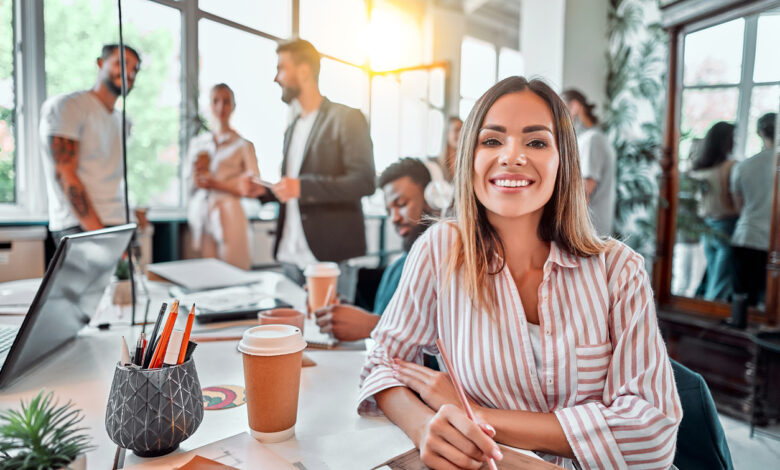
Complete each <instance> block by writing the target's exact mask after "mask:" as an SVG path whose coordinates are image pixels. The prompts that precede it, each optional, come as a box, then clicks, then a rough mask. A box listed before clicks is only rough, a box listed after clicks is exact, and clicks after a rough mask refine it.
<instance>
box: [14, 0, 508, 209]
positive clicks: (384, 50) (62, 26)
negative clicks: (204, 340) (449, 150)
mask: <svg viewBox="0 0 780 470" xmlns="http://www.w3.org/2000/svg"><path fill="white" fill-rule="evenodd" d="M296 3H297V6H298V8H297V15H295V17H294V16H293V5H294V4H296ZM369 7H370V9H369ZM15 9H16V14H17V15H19V16H20V17H19V18H15V15H14V12H15ZM122 13H123V32H124V40H125V42H126V43H127V44H128V45H131V46H133V47H135V48H136V49H137V50H138V51H139V52H140V54H141V56H142V65H141V70H140V72H139V74H138V76H137V78H136V81H135V85H134V89H133V90H132V91H131V93H130V94H129V95H128V97H127V103H123V102H122V100H121V99H120V100H119V101H118V102H117V104H116V108H117V109H119V110H121V109H123V107H124V108H125V109H126V113H127V119H128V124H129V126H128V140H127V157H128V191H129V195H130V199H131V201H130V202H131V204H132V205H135V206H147V207H153V208H174V209H176V208H181V207H183V206H185V205H186V203H187V201H186V196H185V194H184V193H185V191H184V190H183V189H184V188H183V186H184V185H183V184H182V174H183V170H184V168H183V162H184V157H185V155H186V152H187V147H188V145H189V142H190V140H191V139H192V138H193V135H194V133H195V132H198V131H200V130H202V129H203V127H204V126H205V127H206V128H208V127H210V125H211V122H210V121H211V116H210V114H211V113H210V109H209V92H210V90H211V88H212V87H213V86H214V85H215V84H217V83H222V82H224V83H227V84H228V85H229V86H230V87H231V88H233V90H234V91H235V95H236V109H235V113H234V115H233V119H232V125H233V127H234V128H235V129H236V130H237V131H238V132H239V133H240V134H242V135H243V136H244V137H246V138H247V139H248V140H250V141H252V142H253V143H254V145H255V149H256V151H257V157H258V164H259V167H260V171H261V172H262V174H263V178H264V179H267V180H270V181H274V180H276V179H278V178H279V176H280V167H281V162H282V146H283V140H284V139H283V136H284V130H285V128H286V127H287V125H288V124H289V122H290V118H291V117H292V116H293V115H294V113H295V112H296V110H295V107H288V106H287V105H285V104H284V103H283V102H282V101H281V90H280V88H279V86H278V85H277V84H276V83H274V81H273V79H274V75H275V73H276V62H277V57H276V47H277V44H278V42H279V41H284V40H287V39H289V38H290V37H292V36H293V33H294V32H296V31H297V32H298V34H299V35H300V37H302V38H304V39H308V40H310V41H312V43H313V44H314V45H315V46H316V47H317V48H318V50H319V51H320V52H321V53H322V54H323V58H322V61H321V64H322V67H321V72H320V90H321V91H322V93H323V94H324V95H325V96H327V97H328V98H330V99H332V100H333V101H336V102H339V103H343V104H346V105H348V106H351V107H354V108H358V109H360V110H361V111H363V113H364V114H365V116H366V118H367V119H368V121H369V122H370V129H371V135H372V138H373V139H374V152H375V162H376V168H377V171H378V172H379V171H382V170H383V169H384V168H386V167H387V166H388V165H389V164H390V163H392V162H393V161H394V160H396V159H398V158H399V157H401V156H415V157H425V156H433V155H437V154H438V153H440V151H441V145H442V138H443V132H444V124H445V109H446V103H445V92H446V89H445V80H446V66H445V65H443V64H437V65H430V66H424V65H421V64H423V63H424V57H423V51H424V50H425V47H423V42H424V38H423V37H424V35H423V31H424V27H423V22H424V15H425V9H424V8H423V7H422V6H420V5H413V4H408V5H407V4H406V3H398V2H395V1H392V0H373V1H371V2H368V1H366V0H297V2H294V1H293V0H235V1H232V0H231V1H230V2H224V1H220V0H188V1H186V2H183V1H171V0H124V1H123V2H122ZM296 21H297V24H296ZM14 23H16V24H17V25H19V26H18V27H20V30H18V31H16V32H15V31H14ZM118 25H119V24H118V11H117V4H116V2H108V1H95V0H42V1H41V2H21V1H16V2H15V1H13V0H0V203H3V202H6V203H11V204H9V205H8V209H7V210H6V209H3V210H4V214H13V216H16V214H28V213H29V214H30V215H34V216H43V214H45V210H44V209H45V206H46V195H45V193H41V192H40V191H28V189H29V188H42V187H43V184H44V182H43V180H42V179H43V176H42V172H41V171H40V150H41V149H40V146H41V145H43V144H44V143H42V142H40V139H39V137H38V136H37V131H38V129H37V127H38V122H39V116H38V110H40V107H41V105H42V104H43V102H44V101H45V100H46V99H47V98H49V97H53V96H56V95H60V94H65V93H71V92H74V91H80V90H87V89H90V88H91V87H92V86H94V84H95V81H96V79H97V72H98V70H97V67H96V59H97V57H98V56H99V54H100V49H101V46H102V45H103V44H106V43H117V42H118V41H119V28H118ZM14 34H16V39H15V38H14ZM183 38H188V39H190V38H197V41H188V42H182V41H183ZM15 40H24V41H25V42H24V44H25V47H24V50H23V51H17V52H16V54H15V52H14V43H15ZM491 47H493V46H491ZM492 51H493V53H494V55H496V54H497V52H498V51H496V50H495V48H493V49H492ZM499 56H500V58H499V59H497V60H498V62H499V64H498V65H499V67H498V69H497V68H496V66H495V65H494V66H492V71H491V77H490V80H489V81H490V83H489V84H488V86H489V85H490V84H492V82H494V81H495V78H496V72H497V71H499V69H500V71H499V73H502V74H503V73H504V72H503V70H504V69H503V68H502V67H503V65H504V63H505V62H506V64H513V63H517V60H518V58H519V57H518V56H517V55H516V54H515V55H512V51H504V50H501V52H500V54H499ZM505 56H506V57H509V59H506V60H505V59H504V57H505ZM497 57H498V56H497ZM16 62H18V64H16V71H15V70H14V68H15V63H16ZM20 71H24V72H25V73H27V74H29V75H25V76H24V77H22V80H19V77H21V74H20V73H19V72H20ZM20 84H21V85H23V86H22V87H20V86H19V85H20ZM17 103H18V104H17ZM20 110H22V111H26V112H24V113H23V112H21V111H20ZM17 126H18V129H19V131H18V132H19V133H20V134H24V135H23V136H17V135H16V133H17V130H16V129H17ZM17 137H18V139H17ZM22 137H23V138H22ZM20 146H21V147H22V148H23V150H24V151H23V152H17V151H16V149H17V148H19V147H20ZM28 147H29V148H28ZM17 180H19V181H17ZM30 201H32V203H31V202H30ZM33 212H34V214H33Z"/></svg>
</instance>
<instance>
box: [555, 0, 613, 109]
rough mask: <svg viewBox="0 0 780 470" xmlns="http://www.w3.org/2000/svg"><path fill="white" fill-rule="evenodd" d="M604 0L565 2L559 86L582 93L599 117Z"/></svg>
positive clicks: (602, 92)
mask: <svg viewBox="0 0 780 470" xmlns="http://www.w3.org/2000/svg"><path fill="white" fill-rule="evenodd" d="M607 8H608V3H607V0H569V1H568V2H566V17H565V23H564V24H565V39H564V47H563V52H564V53H563V81H562V82H561V83H562V88H568V87H574V88H577V89H579V90H580V91H582V92H583V93H585V96H587V97H588V100H590V101H592V102H595V103H596V104H597V105H598V107H597V109H596V111H597V113H596V114H597V115H598V116H599V117H603V113H602V111H603V109H604V106H603V105H604V104H605V101H606V80H607V57H606V55H607Z"/></svg>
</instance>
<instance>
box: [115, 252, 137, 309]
mask: <svg viewBox="0 0 780 470" xmlns="http://www.w3.org/2000/svg"><path fill="white" fill-rule="evenodd" d="M114 276H116V282H115V283H114V286H113V289H114V292H113V295H112V296H111V301H112V303H113V304H114V305H130V304H131V303H132V302H133V297H132V293H131V290H130V263H129V262H128V260H127V258H126V257H123V258H122V259H121V260H120V261H119V264H117V265H116V271H115V272H114Z"/></svg>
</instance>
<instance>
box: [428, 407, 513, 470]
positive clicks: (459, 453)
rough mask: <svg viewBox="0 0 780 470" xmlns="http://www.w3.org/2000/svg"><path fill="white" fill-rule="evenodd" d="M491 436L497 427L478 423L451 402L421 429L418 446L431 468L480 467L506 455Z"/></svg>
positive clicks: (436, 469)
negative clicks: (502, 453)
mask: <svg viewBox="0 0 780 470" xmlns="http://www.w3.org/2000/svg"><path fill="white" fill-rule="evenodd" d="M488 433H490V434H488ZM491 436H495V430H494V429H493V428H492V427H490V425H488V424H487V423H479V424H477V423H475V422H473V421H471V420H470V419H469V418H468V416H466V413H465V412H464V411H463V410H461V409H460V408H458V407H456V406H454V405H449V404H447V405H444V406H442V407H441V408H440V409H439V411H437V412H436V414H435V415H434V416H433V418H431V419H430V421H428V423H427V424H426V425H425V426H424V427H423V428H422V429H421V431H420V434H419V439H418V440H417V445H418V447H419V448H420V458H421V460H422V461H423V463H424V464H425V465H427V466H428V467H430V468H431V469H434V470H438V469H446V470H451V469H463V468H466V469H479V468H481V467H482V465H483V464H484V463H485V462H487V461H488V460H489V459H491V458H492V459H495V460H501V459H502V458H503V455H501V450H500V449H499V448H498V445H496V443H495V442H494V441H493V439H492V438H491Z"/></svg>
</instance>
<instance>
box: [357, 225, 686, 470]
mask: <svg viewBox="0 0 780 470" xmlns="http://www.w3.org/2000/svg"><path fill="white" fill-rule="evenodd" d="M456 236H457V232H456V230H455V229H454V228H453V227H452V226H450V225H448V224H446V223H440V224H437V225H435V226H433V227H431V228H429V229H428V230H427V231H426V232H425V233H424V234H423V235H422V236H421V237H420V239H419V240H418V241H417V242H416V243H415V245H414V247H413V248H412V250H411V253H410V254H409V258H408V259H407V261H406V264H405V266H404V271H403V275H402V276H401V281H400V283H399V285H398V289H397V290H396V292H395V295H394V296H393V299H392V300H391V301H390V304H389V305H388V306H387V309H386V310H385V312H384V314H383V315H382V318H381V320H380V321H379V324H378V325H377V327H376V328H375V329H374V332H373V333H372V335H371V336H372V337H373V338H374V340H375V341H376V347H375V348H374V349H373V350H372V351H371V352H370V353H369V354H368V357H367V360H366V364H365V366H364V368H363V372H362V376H361V391H360V399H359V400H360V404H359V408H358V411H359V412H360V413H361V414H378V413H381V412H380V410H379V409H378V407H377V406H376V402H375V400H374V397H373V396H374V394H376V393H377V392H380V391H382V390H385V389H387V388H390V387H396V386H403V384H401V383H400V382H399V381H397V380H396V379H394V378H393V374H392V369H391V368H390V367H389V366H388V365H389V361H390V360H391V359H392V358H394V357H398V358H401V359H404V360H407V361H415V362H418V363H422V353H423V351H425V352H427V353H429V354H436V353H438V350H437V349H436V346H435V341H436V338H437V337H440V338H441V339H442V340H443V341H444V344H445V345H446V347H447V349H448V352H449V353H450V357H451V359H452V362H453V367H454V368H455V373H456V374H457V377H458V378H459V379H460V381H461V382H462V383H463V388H464V389H465V391H466V393H467V394H468V395H469V396H470V397H471V398H472V399H473V400H474V401H475V402H477V403H479V404H480V405H482V406H485V407H490V408H495V409H506V410H527V411H536V412H545V413H546V412H554V413H555V415H556V416H557V418H558V421H559V422H560V423H561V426H562V427H563V430H564V432H565V434H566V438H567V440H568V441H569V444H570V445H571V448H572V450H573V451H574V454H575V456H576V457H577V460H578V462H579V464H580V466H582V467H583V468H586V469H607V468H635V469H656V468H668V467H669V466H670V465H671V464H672V461H673V459H674V451H675V443H676V439H677V428H678V426H679V424H680V419H681V418H682V409H681V407H680V398H679V396H678V395H677V389H676V387H675V383H674V376H673V375H672V368H671V364H670V363H669V358H668V356H667V353H666V348H665V346H664V343H663V340H662V338H661V335H660V332H659V330H658V323H657V320H656V314H655V305H654V303H653V294H652V290H651V289H650V286H649V283H648V278H647V273H646V272H645V269H644V261H643V259H642V257H641V256H639V255H638V254H637V253H635V252H634V251H632V250H631V249H630V248H628V247H627V246H626V245H624V244H622V243H620V242H617V241H615V242H614V243H613V244H612V245H611V247H610V248H609V249H608V250H607V251H605V252H604V253H602V254H600V255H598V256H593V257H589V258H581V257H577V256H574V255H572V254H570V253H568V252H566V251H564V250H563V249H561V248H560V247H558V246H557V245H556V244H555V243H551V247H550V255H549V257H548V259H547V261H546V262H545V264H544V277H543V280H542V283H541V285H540V286H539V291H538V293H539V296H538V297H539V305H538V313H539V324H540V326H541V331H542V351H541V359H542V360H541V362H542V364H540V365H538V368H537V365H536V364H535V360H534V355H533V351H532V346H531V340H530V337H529V332H528V326H527V320H526V317H525V312H524V310H523V306H522V303H521V301H520V295H519V294H518V292H517V288H516V286H515V283H514V281H513V280H512V276H511V274H510V273H509V270H508V268H506V267H505V268H504V269H503V271H501V272H500V273H498V274H497V275H495V276H491V279H490V280H491V281H492V283H493V288H494V289H496V293H497V299H498V303H499V305H498V308H497V309H496V313H495V314H494V318H491V317H490V316H489V315H488V314H487V313H486V312H483V311H475V310H473V309H472V305H471V302H470V301H469V299H468V298H467V297H466V294H465V293H464V291H463V289H460V286H459V276H458V275H455V276H453V277H452V280H451V281H450V285H449V288H447V289H445V288H444V287H445V286H444V282H445V279H446V277H445V275H444V273H445V272H446V263H447V257H446V256H447V253H448V251H449V248H450V247H451V246H452V243H453V242H454V240H455V237H456ZM543 457H544V458H545V459H546V460H549V461H552V462H554V463H556V464H558V465H561V466H563V467H567V468H571V467H572V462H571V460H569V459H566V458H563V457H558V456H551V455H543Z"/></svg>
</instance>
